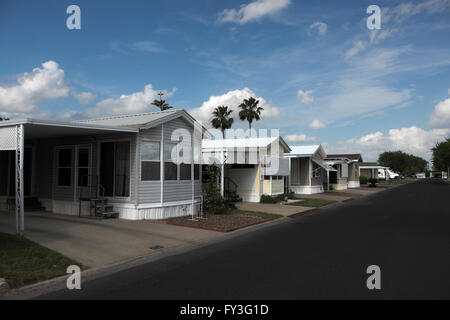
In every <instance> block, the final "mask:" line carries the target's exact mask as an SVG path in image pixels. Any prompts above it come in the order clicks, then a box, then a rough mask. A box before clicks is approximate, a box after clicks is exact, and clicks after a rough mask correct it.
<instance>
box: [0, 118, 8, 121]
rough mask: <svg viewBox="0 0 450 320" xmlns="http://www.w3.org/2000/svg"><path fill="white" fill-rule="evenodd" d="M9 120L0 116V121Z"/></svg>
mask: <svg viewBox="0 0 450 320" xmlns="http://www.w3.org/2000/svg"><path fill="white" fill-rule="evenodd" d="M6 120H9V118H4V117H0V121H6Z"/></svg>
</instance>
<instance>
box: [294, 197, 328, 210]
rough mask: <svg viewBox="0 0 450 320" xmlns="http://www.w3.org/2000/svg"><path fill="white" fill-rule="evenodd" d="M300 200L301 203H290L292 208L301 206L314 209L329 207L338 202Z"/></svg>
mask: <svg viewBox="0 0 450 320" xmlns="http://www.w3.org/2000/svg"><path fill="white" fill-rule="evenodd" d="M298 200H302V201H299V202H293V203H289V205H290V206H300V207H312V208H319V207H323V206H327V205H329V204H332V203H336V202H337V201H336V200H325V199H309V198H308V199H305V198H299V199H298Z"/></svg>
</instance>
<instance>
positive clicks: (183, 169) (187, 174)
mask: <svg viewBox="0 0 450 320" xmlns="http://www.w3.org/2000/svg"><path fill="white" fill-rule="evenodd" d="M180 180H191V165H190V164H188V163H182V164H180Z"/></svg>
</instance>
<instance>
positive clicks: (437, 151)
mask: <svg viewBox="0 0 450 320" xmlns="http://www.w3.org/2000/svg"><path fill="white" fill-rule="evenodd" d="M431 151H432V152H433V160H432V162H433V169H434V170H439V171H447V172H448V173H450V138H447V139H445V141H442V142H439V143H437V144H436V146H435V147H434V148H433V149H431ZM449 178H450V177H449Z"/></svg>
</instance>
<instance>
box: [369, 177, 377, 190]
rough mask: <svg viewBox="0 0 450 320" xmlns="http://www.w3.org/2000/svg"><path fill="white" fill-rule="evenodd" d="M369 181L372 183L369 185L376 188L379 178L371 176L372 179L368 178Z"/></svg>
mask: <svg viewBox="0 0 450 320" xmlns="http://www.w3.org/2000/svg"><path fill="white" fill-rule="evenodd" d="M367 182H369V183H370V184H369V187H371V188H375V187H376V186H377V182H378V180H377V179H375V178H370V179H368V180H367Z"/></svg>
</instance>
